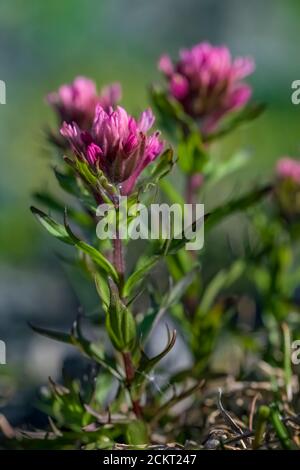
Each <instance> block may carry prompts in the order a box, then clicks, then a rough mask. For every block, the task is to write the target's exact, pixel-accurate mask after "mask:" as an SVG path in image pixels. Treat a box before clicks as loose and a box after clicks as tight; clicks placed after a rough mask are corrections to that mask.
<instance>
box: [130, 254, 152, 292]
mask: <svg viewBox="0 0 300 470" xmlns="http://www.w3.org/2000/svg"><path fill="white" fill-rule="evenodd" d="M159 259H160V258H159V256H151V257H150V258H144V259H143V260H142V262H141V263H140V266H139V267H138V269H136V270H135V271H134V272H133V273H132V274H131V276H129V278H128V279H127V281H126V283H125V286H124V292H123V293H124V297H128V296H129V295H130V293H131V292H132V289H133V288H134V287H137V286H138V284H139V283H140V282H141V281H142V280H144V279H145V276H146V274H147V273H148V272H149V271H150V270H151V269H152V268H153V266H155V264H156V263H157V262H158V261H159Z"/></svg>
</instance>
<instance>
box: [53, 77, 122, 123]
mask: <svg viewBox="0 0 300 470" xmlns="http://www.w3.org/2000/svg"><path fill="white" fill-rule="evenodd" d="M120 99H121V86H120V84H118V83H113V84H111V85H108V86H106V87H104V88H102V90H101V91H100V94H98V93H97V88H96V85H95V83H94V82H93V81H92V80H90V79H88V78H85V77H77V78H75V80H74V81H73V82H72V83H70V84H68V85H62V86H61V87H60V88H59V89H58V91H57V92H53V93H50V94H49V95H48V96H47V101H48V103H49V104H50V105H51V106H52V107H53V108H54V109H55V111H56V112H57V114H58V116H59V120H60V122H64V121H65V122H68V123H71V122H76V123H77V124H78V126H80V127H81V128H82V129H88V128H89V127H90V126H91V125H92V123H93V119H94V115H95V109H96V106H97V104H101V105H102V106H103V108H104V109H106V110H107V109H108V108H109V107H110V106H112V107H115V106H116V104H117V103H118V102H119V101H120Z"/></svg>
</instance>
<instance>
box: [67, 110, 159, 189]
mask: <svg viewBox="0 0 300 470" xmlns="http://www.w3.org/2000/svg"><path fill="white" fill-rule="evenodd" d="M154 119H155V118H154V115H153V113H152V111H151V110H150V109H148V110H146V111H144V112H143V113H142V114H141V116H140V118H139V119H138V120H137V121H136V120H135V119H134V118H133V117H132V116H130V115H129V114H127V112H126V111H125V109H123V108H122V107H120V106H118V107H117V108H116V110H113V109H112V108H110V109H109V110H108V111H106V110H105V109H104V108H103V107H102V106H101V105H99V104H98V105H97V107H96V113H95V118H94V121H93V125H92V128H91V130H90V132H87V131H84V130H82V129H80V128H79V126H78V125H77V124H76V123H75V122H73V123H72V124H68V123H66V122H65V123H64V124H63V127H62V129H61V134H62V135H63V136H64V137H65V138H67V139H68V140H69V142H70V144H71V146H72V149H73V151H74V152H75V154H76V155H77V156H78V157H79V158H81V159H84V160H86V161H87V162H88V163H89V164H90V165H91V167H95V168H97V167H99V168H100V170H101V171H103V172H104V174H105V175H106V176H107V177H108V178H109V180H110V181H111V182H113V183H116V184H118V185H119V187H120V190H121V192H122V194H129V193H130V192H131V191H132V189H133V187H134V185H135V182H136V180H137V178H138V176H139V175H140V173H141V172H142V171H143V169H144V168H145V167H146V166H147V165H148V164H149V163H151V162H152V161H154V160H155V159H156V158H157V157H158V155H159V154H160V153H161V151H162V149H163V143H162V141H161V140H160V138H159V135H160V133H159V132H155V133H153V134H151V135H147V132H148V131H149V130H150V128H151V127H152V126H153V123H154Z"/></svg>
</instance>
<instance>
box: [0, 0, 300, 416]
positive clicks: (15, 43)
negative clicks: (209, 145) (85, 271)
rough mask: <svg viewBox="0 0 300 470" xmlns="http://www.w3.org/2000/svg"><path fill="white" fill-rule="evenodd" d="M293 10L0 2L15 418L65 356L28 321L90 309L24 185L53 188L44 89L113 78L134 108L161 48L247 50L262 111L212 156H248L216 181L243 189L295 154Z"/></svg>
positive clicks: (1, 385)
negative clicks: (204, 45)
mask: <svg viewBox="0 0 300 470" xmlns="http://www.w3.org/2000/svg"><path fill="white" fill-rule="evenodd" d="M299 17H300V2H299V1H298V0H286V1H285V2H283V1H281V0H264V1H263V2H262V1H261V0H252V1H251V2H246V1H243V2H242V1H240V0H223V1H222V2H221V1H220V0H218V1H217V0H184V1H183V0H152V1H151V2H149V1H147V0H85V1H83V0H64V2H62V1H61V0H52V1H51V2H36V1H34V0H27V1H26V2H25V1H24V0H12V1H8V0H4V1H2V2H1V5H0V79H1V80H4V81H5V82H6V87H7V96H6V100H7V104H6V105H0V159H1V166H0V209H1V210H0V339H1V340H4V341H5V342H6V345H7V365H6V366H3V365H0V412H5V414H6V416H7V417H8V418H9V419H10V420H11V422H12V423H13V424H20V423H22V422H24V421H31V422H32V423H35V424H36V421H35V420H38V419H39V418H38V417H34V413H35V412H34V411H33V405H34V400H35V390H36V387H37V386H38V385H40V384H43V383H45V381H46V380H47V377H48V376H49V375H51V376H52V377H54V378H56V377H57V374H58V370H59V367H58V366H59V364H61V363H62V361H63V360H65V358H66V357H69V358H70V354H71V351H70V350H69V349H68V348H67V347H63V346H61V345H60V344H58V343H53V342H51V341H48V340H47V339H43V338H41V337H38V336H37V335H34V334H32V333H31V332H30V329H29V327H28V324H27V322H29V321H31V322H33V323H36V324H39V325H47V326H48V327H56V328H60V329H64V328H65V329H66V328H68V327H69V326H70V324H71V322H72V320H73V319H74V317H75V315H76V313H77V311H78V308H81V307H83V308H84V311H85V312H87V313H89V312H90V311H92V310H93V309H94V308H95V306H96V298H95V297H94V294H93V292H90V291H88V290H87V289H85V288H84V286H82V281H81V280H77V279H76V276H74V273H73V274H72V275H71V276H70V273H68V270H67V269H66V268H65V267H64V266H62V264H61V263H60V261H59V260H58V257H57V256H56V251H57V244H56V242H55V241H53V240H52V238H51V237H49V236H48V235H47V234H46V233H45V232H43V230H42V229H41V228H40V226H38V224H37V223H36V221H35V220H34V219H33V217H32V215H31V213H30V211H29V206H30V204H31V203H32V196H31V195H32V193H33V192H34V191H37V190H39V189H41V188H49V189H51V190H54V191H55V190H56V185H55V182H54V178H53V176H52V174H51V158H50V157H51V151H50V149H49V148H48V145H47V143H46V139H45V132H44V131H45V128H46V126H47V125H49V124H51V123H52V124H54V122H55V121H54V116H53V114H52V112H51V110H50V109H48V108H47V105H46V104H45V101H44V97H45V95H46V94H47V93H48V92H49V91H52V90H55V89H57V87H58V86H59V85H60V84H61V83H64V82H70V81H71V80H72V79H73V78H74V77H75V76H76V75H86V76H90V77H91V78H93V79H94V80H95V81H96V82H97V84H98V87H101V86H102V85H104V84H106V83H109V82H111V81H117V80H119V81H121V82H122V86H123V101H122V102H123V104H124V105H125V106H126V107H128V109H129V110H130V111H131V112H132V113H137V112H139V111H140V110H142V109H143V108H144V106H145V105H146V104H147V100H148V96H147V87H148V85H149V84H150V83H152V82H155V81H159V80H160V76H159V73H158V72H157V70H156V63H157V59H158V58H159V56H160V54H161V53H162V52H168V53H170V54H171V55H173V56H174V57H176V56H177V52H178V49H179V48H180V47H184V46H187V47H188V46H191V45H193V44H194V43H197V42H200V41H203V40H208V41H210V42H212V43H213V44H226V45H228V46H229V47H230V48H231V50H232V53H233V55H251V56H253V57H254V58H255V61H256V64H257V69H256V72H255V74H254V75H253V77H251V79H250V82H251V84H252V85H253V88H254V97H255V98H256V99H257V100H260V101H263V102H266V103H267V104H268V109H267V112H266V113H265V114H264V115H263V116H262V117H260V118H259V120H258V121H256V122H254V123H252V124H250V125H248V126H247V127H243V128H242V129H240V130H238V131H237V132H235V133H234V135H233V136H230V137H229V138H226V139H225V140H224V141H222V148H217V149H215V151H216V154H218V153H219V154H220V155H221V156H222V158H223V157H224V158H226V155H227V156H228V155H229V154H230V153H231V152H236V151H237V150H238V149H241V148H242V149H246V150H247V151H248V152H249V154H250V156H251V158H250V159H249V163H248V165H247V168H246V169H245V170H242V171H240V172H238V173H237V174H236V175H235V177H234V178H231V179H230V182H227V183H224V193H226V194H229V193H230V191H232V190H233V189H234V187H236V185H239V186H240V187H243V178H244V175H245V174H247V184H251V183H252V182H257V181H259V180H263V179H265V178H267V177H268V176H269V175H271V174H272V172H273V165H274V162H275V161H276V159H277V158H278V157H279V156H281V155H284V154H290V155H292V156H295V157H297V156H298V157H299V156H300V133H299V130H300V108H298V107H297V106H293V105H292V104H291V98H290V97H291V83H292V81H293V80H296V79H300V57H299V51H298V44H299ZM245 184H246V183H245ZM218 194H219V197H222V194H223V193H222V191H218ZM214 248H216V247H214ZM215 252H216V253H218V255H219V256H221V252H222V250H221V249H220V250H215ZM79 284H80V285H79ZM69 360H70V361H71V360H72V359H69ZM20 390H22V393H21V392H20ZM8 397H9V400H7V398H8Z"/></svg>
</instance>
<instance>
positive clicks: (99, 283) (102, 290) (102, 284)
mask: <svg viewBox="0 0 300 470" xmlns="http://www.w3.org/2000/svg"><path fill="white" fill-rule="evenodd" d="M95 284H96V289H97V292H98V294H99V297H100V299H101V301H102V306H103V309H104V311H107V309H108V307H109V298H110V293H109V286H108V284H107V280H106V279H104V278H103V276H101V274H100V273H95Z"/></svg>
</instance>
